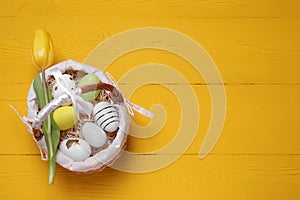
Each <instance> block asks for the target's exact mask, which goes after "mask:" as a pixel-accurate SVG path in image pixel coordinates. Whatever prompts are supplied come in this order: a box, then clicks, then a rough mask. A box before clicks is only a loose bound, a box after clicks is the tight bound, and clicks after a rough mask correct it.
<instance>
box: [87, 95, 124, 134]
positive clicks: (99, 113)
mask: <svg viewBox="0 0 300 200" xmlns="http://www.w3.org/2000/svg"><path fill="white" fill-rule="evenodd" d="M93 115H94V119H95V122H96V123H97V124H98V125H99V126H100V127H101V128H102V129H103V130H105V131H107V132H110V133H111V132H114V131H116V130H117V128H118V126H119V115H118V111H117V109H116V108H115V107H114V106H113V105H112V104H111V103H109V102H105V101H102V102H99V103H98V104H96V105H95V107H94V110H93Z"/></svg>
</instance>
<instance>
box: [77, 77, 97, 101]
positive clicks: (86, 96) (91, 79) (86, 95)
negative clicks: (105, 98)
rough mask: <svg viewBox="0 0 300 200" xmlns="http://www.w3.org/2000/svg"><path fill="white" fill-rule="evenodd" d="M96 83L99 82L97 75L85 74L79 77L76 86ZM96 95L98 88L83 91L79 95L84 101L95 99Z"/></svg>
mask: <svg viewBox="0 0 300 200" xmlns="http://www.w3.org/2000/svg"><path fill="white" fill-rule="evenodd" d="M96 83H100V80H99V78H98V76H96V75H95V74H87V75H85V76H84V77H82V78H81V79H80V81H79V82H78V84H77V86H78V87H81V86H85V85H90V84H96ZM98 95H99V90H96V91H92V92H87V93H84V94H82V95H81V97H82V98H83V99H84V100H86V101H89V102H92V101H94V100H95V99H96V97H97V96H98Z"/></svg>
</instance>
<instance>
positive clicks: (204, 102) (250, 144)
mask: <svg viewBox="0 0 300 200" xmlns="http://www.w3.org/2000/svg"><path fill="white" fill-rule="evenodd" d="M165 87H169V86H168V85H165V86H164V87H162V86H160V85H149V86H145V87H142V88H140V89H139V90H137V91H136V93H135V94H134V95H133V96H132V97H131V100H132V101H133V102H135V103H137V104H139V105H141V106H144V107H145V108H150V107H151V106H152V105H153V104H161V105H162V106H163V107H164V109H165V110H166V117H167V118H166V123H165V125H162V124H161V123H153V124H151V123H150V120H148V119H147V118H145V117H141V116H139V115H137V117H136V119H134V121H135V122H136V123H137V124H139V125H141V126H145V125H149V127H148V128H145V129H143V128H141V129H136V130H135V134H137V135H141V136H143V134H149V132H150V133H151V131H154V132H153V134H154V135H155V136H153V137H150V138H147V139H139V138H134V137H130V138H129V143H128V150H130V151H134V152H140V153H146V152H149V151H155V150H157V149H159V148H162V147H164V146H165V145H166V144H168V143H169V142H170V141H171V140H172V139H173V138H174V137H175V136H176V134H177V131H178V130H179V122H180V121H181V114H180V113H181V111H180V109H181V108H180V105H179V102H181V103H185V104H189V103H190V100H189V99H184V98H182V99H177V98H176V93H175V94H174V93H172V92H171V91H170V90H168V89H167V88H165ZM172 87H173V88H175V89H177V91H178V89H181V90H188V89H189V86H188V85H186V86H184V85H177V86H174V85H173V86H172ZM122 88H123V89H124V91H125V94H126V93H127V94H128V95H129V93H130V91H128V88H127V89H126V85H123V86H122ZM171 89H172V88H171ZM192 89H193V90H194V92H195V94H196V96H197V99H196V100H197V101H198V103H199V106H200V107H199V109H200V122H199V124H200V125H199V128H198V130H197V131H196V134H197V135H196V137H195V139H194V141H193V143H192V144H191V146H190V148H189V149H188V150H187V152H185V153H198V152H199V148H200V146H201V144H202V142H203V140H204V136H205V134H206V132H207V129H208V126H209V122H210V117H211V110H210V106H211V104H210V96H209V93H208V91H207V88H206V86H204V85H197V86H193V87H192ZM225 89H226V92H227V114H226V121H225V124H224V129H223V132H222V135H221V137H220V140H219V142H218V143H217V145H216V147H215V149H214V150H213V152H212V153H214V154H299V153H300V149H299V142H298V141H299V130H300V125H299V123H298V119H299V118H298V116H299V114H300V105H299V104H300V102H299V99H300V93H299V89H300V86H299V85H263V86H262V85H243V86H238V85H227V86H225ZM13 93H14V92H12V93H11V95H12V96H13ZM153 94H155V95H153ZM178 95H180V93H178ZM128 97H129V96H128ZM178 97H179V96H178ZM9 104H13V105H14V106H15V107H16V108H17V109H19V111H20V113H21V114H23V115H25V114H26V103H25V101H24V100H20V99H18V101H0V106H1V111H2V112H1V113H0V117H1V121H2V122H1V124H2V125H1V128H2V134H0V138H1V139H0V142H1V145H0V153H1V154H23V153H24V154H32V153H34V154H36V153H38V149H37V148H36V146H35V144H34V142H33V141H32V139H31V136H30V135H29V134H28V133H27V131H26V129H25V127H24V126H23V124H22V123H21V121H20V120H19V119H18V117H17V116H16V115H15V113H14V112H13V111H12V110H11V109H10V108H9V107H8V105H9ZM196 106H197V105H196ZM156 114H158V115H157V116H156V117H157V118H159V119H161V120H162V121H163V120H164V114H163V113H161V112H158V113H156ZM184 117H185V118H186V119H189V120H191V121H192V120H193V119H194V117H195V116H193V115H191V113H189V111H188V113H184ZM161 128H162V129H161ZM160 129H161V130H160ZM155 133H156V134H155ZM180 134H182V133H180ZM174 153H183V152H174Z"/></svg>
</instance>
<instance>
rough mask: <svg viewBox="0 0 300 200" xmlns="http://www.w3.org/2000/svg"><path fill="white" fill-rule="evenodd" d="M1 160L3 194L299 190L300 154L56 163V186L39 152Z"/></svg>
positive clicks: (155, 195) (254, 194) (256, 194)
mask: <svg viewBox="0 0 300 200" xmlns="http://www.w3.org/2000/svg"><path fill="white" fill-rule="evenodd" d="M139 156H144V157H147V155H139ZM149 156H150V155H148V157H149ZM162 159H164V158H162ZM0 160H1V174H0V186H1V190H0V196H1V197H2V198H3V199H41V198H45V197H46V198H50V197H51V198H55V199H73V200H76V199H107V198H109V199H120V198H130V199H162V198H163V199H168V198H179V199H183V198H189V199H195V198H205V199H221V198H224V199H229V198H230V199H278V198H279V199H281V198H282V197H284V198H287V199H298V197H299V195H300V191H299V184H300V179H299V176H300V169H299V166H300V160H299V155H293V156H292V155H278V156H265V155H248V156H247V155H238V156H232V155H230V156H224V155H223V156H220V155H218V156H217V155H211V156H209V157H207V158H205V159H204V160H199V159H198V157H197V156H196V155H185V156H183V157H181V158H180V159H179V160H178V161H177V162H175V163H174V164H172V165H171V166H169V167H167V168H164V169H161V170H159V171H155V172H152V173H145V174H130V173H123V172H119V171H116V170H112V169H105V170H104V171H102V172H95V173H92V174H74V173H72V172H69V171H67V170H65V169H62V168H61V167H58V168H57V175H56V179H55V185H54V186H47V163H46V162H43V161H41V160H40V159H39V157H37V156H3V155H2V156H0ZM216 191H217V192H216Z"/></svg>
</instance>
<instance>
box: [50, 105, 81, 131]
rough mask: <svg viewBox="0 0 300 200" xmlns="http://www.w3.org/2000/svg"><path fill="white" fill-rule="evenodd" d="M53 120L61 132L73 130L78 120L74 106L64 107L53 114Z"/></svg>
mask: <svg viewBox="0 0 300 200" xmlns="http://www.w3.org/2000/svg"><path fill="white" fill-rule="evenodd" d="M53 119H54V121H55V122H56V124H57V126H58V128H59V129H60V130H67V129H69V128H72V127H73V126H74V124H75V123H76V121H77V119H76V116H75V113H74V108H73V106H63V107H59V108H57V109H56V110H55V111H54V112H53Z"/></svg>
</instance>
